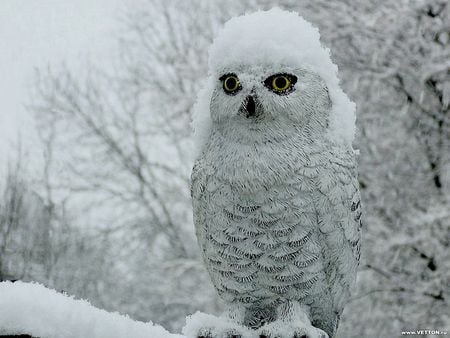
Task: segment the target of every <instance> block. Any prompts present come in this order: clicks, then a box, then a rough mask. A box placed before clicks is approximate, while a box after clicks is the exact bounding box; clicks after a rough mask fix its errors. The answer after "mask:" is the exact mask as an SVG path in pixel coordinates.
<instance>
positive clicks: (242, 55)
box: [192, 8, 355, 152]
mask: <svg viewBox="0 0 450 338" xmlns="http://www.w3.org/2000/svg"><path fill="white" fill-rule="evenodd" d="M240 65H262V66H267V67H273V68H274V71H276V69H277V68H279V66H289V67H301V68H307V69H310V70H312V71H314V72H316V73H317V74H319V75H320V76H321V77H322V78H323V79H324V81H325V83H326V84H327V86H328V90H329V94H330V98H331V101H332V104H333V109H332V114H331V116H330V127H329V129H330V133H331V137H332V138H333V139H335V140H336V141H341V142H346V143H352V141H353V138H354V133H355V104H354V103H353V102H352V101H350V99H349V98H348V96H347V95H346V94H345V93H344V92H343V91H342V89H341V87H340V86H339V79H338V76H337V72H338V68H337V66H336V65H335V64H334V63H333V62H332V61H331V56H330V50H329V49H328V48H325V47H323V46H322V45H321V43H320V33H319V30H318V29H317V28H316V27H314V26H313V25H312V24H311V23H309V22H308V21H306V20H304V19H303V18H302V17H301V16H299V15H298V14H297V13H295V12H288V11H284V10H281V9H279V8H273V9H271V10H269V11H258V12H255V13H252V14H247V15H243V16H239V17H235V18H232V19H230V20H229V21H228V22H227V23H226V24H225V26H224V28H223V29H222V31H221V32H220V33H219V34H218V36H217V37H216V39H215V40H214V42H213V44H212V46H211V47H210V50H209V74H208V81H207V82H206V84H205V87H204V88H203V89H202V90H201V91H200V93H199V95H198V98H197V102H196V104H195V105H194V108H193V123H192V126H193V129H194V137H195V141H196V147H197V151H198V152H201V149H202V148H203V145H204V144H205V142H206V140H207V138H208V136H209V132H210V128H211V119H210V110H209V104H210V101H211V94H212V91H213V88H214V83H215V82H214V81H217V78H218V77H219V76H220V75H221V72H222V71H223V69H230V67H231V68H232V67H238V66H240Z"/></svg>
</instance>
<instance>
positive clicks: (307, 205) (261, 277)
mask: <svg viewBox="0 0 450 338" xmlns="http://www.w3.org/2000/svg"><path fill="white" fill-rule="evenodd" d="M299 135H301V133H299ZM355 177H356V165H355V159H354V153H353V150H352V149H342V148H341V147H336V146H335V145H333V144H332V143H331V142H329V141H327V140H320V141H317V142H315V141H311V140H309V139H307V138H304V137H299V136H296V137H293V138H288V139H285V140H282V141H280V142H267V143H265V144H258V145H255V144H239V143H238V144H233V143H230V142H228V141H227V140H226V139H224V136H223V135H221V133H220V132H217V133H216V134H215V135H214V134H212V135H211V138H210V142H208V144H207V145H206V147H205V151H204V152H203V154H202V156H201V157H200V159H199V160H198V161H197V163H196V166H195V169H194V172H193V177H192V178H193V185H192V188H193V196H196V198H195V199H194V213H195V216H196V220H195V221H196V225H197V236H198V240H199V242H201V243H203V244H202V245H201V247H202V254H203V258H204V262H205V264H206V267H207V269H208V271H209V273H210V276H211V279H212V281H213V284H214V286H215V287H216V289H217V290H218V292H219V295H220V296H221V297H222V298H223V299H224V300H225V301H226V302H227V303H231V304H233V303H234V304H242V305H243V306H245V307H246V308H247V309H248V311H247V314H246V318H245V324H246V325H248V326H251V327H258V326H260V325H263V324H264V323H266V322H270V321H271V320H274V319H275V316H276V314H275V312H276V308H277V306H279V305H280V304H282V303H283V302H286V301H297V302H299V303H300V304H301V305H304V306H305V307H307V308H308V309H309V311H310V313H311V320H312V322H313V324H316V326H317V327H320V328H322V329H324V330H325V331H327V332H334V330H335V326H336V324H337V321H338V318H339V316H340V314H341V312H342V310H343V307H344V302H345V300H346V299H347V297H348V292H349V288H350V285H351V284H352V282H353V280H354V277H355V274H356V268H357V265H358V261H359V238H360V230H359V228H360V225H359V224H360V208H359V205H358V203H359V192H358V183H357V181H356V179H355ZM352 209H353V211H352Z"/></svg>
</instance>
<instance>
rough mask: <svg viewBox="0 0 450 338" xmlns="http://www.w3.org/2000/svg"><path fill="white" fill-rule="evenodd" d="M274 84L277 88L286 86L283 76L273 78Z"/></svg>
mask: <svg viewBox="0 0 450 338" xmlns="http://www.w3.org/2000/svg"><path fill="white" fill-rule="evenodd" d="M275 85H276V86H277V88H284V87H285V86H286V78H285V77H282V76H280V77H277V78H276V79H275Z"/></svg>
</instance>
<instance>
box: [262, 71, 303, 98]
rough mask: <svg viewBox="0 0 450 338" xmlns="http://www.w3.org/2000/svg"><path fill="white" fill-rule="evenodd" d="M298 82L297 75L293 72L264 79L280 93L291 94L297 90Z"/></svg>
mask: <svg viewBox="0 0 450 338" xmlns="http://www.w3.org/2000/svg"><path fill="white" fill-rule="evenodd" d="M296 83H297V77H296V76H295V75H292V74H275V75H272V76H269V77H268V78H267V79H266V80H265V81H264V85H265V86H266V87H267V88H268V89H269V90H271V91H273V92H274V93H275V94H278V95H288V94H290V93H291V92H293V91H294V90H295V88H294V85H295V84H296Z"/></svg>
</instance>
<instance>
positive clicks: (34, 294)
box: [0, 282, 183, 338]
mask: <svg viewBox="0 0 450 338" xmlns="http://www.w3.org/2000/svg"><path fill="white" fill-rule="evenodd" d="M2 334H3V335H13V334H30V335H32V336H35V337H40V338H81V337H90V338H112V337H114V338H127V337H135V338H150V337H151V338H183V337H182V336H180V335H177V334H172V333H169V332H168V331H166V330H165V329H164V328H162V327H161V326H158V325H155V324H153V323H143V322H138V321H135V320H133V319H131V318H129V317H127V316H123V315H120V314H118V313H109V312H106V311H104V310H100V309H97V308H95V307H93V306H92V305H91V304H89V303H88V302H87V301H84V300H76V299H74V298H73V297H70V296H68V295H64V294H61V293H58V292H56V291H54V290H50V289H47V288H46V287H44V286H42V285H40V284H35V283H23V282H16V283H11V282H2V283H0V335H2Z"/></svg>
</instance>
